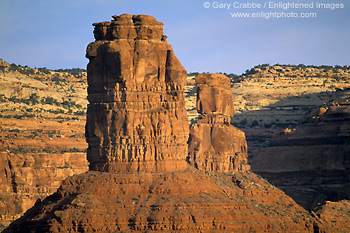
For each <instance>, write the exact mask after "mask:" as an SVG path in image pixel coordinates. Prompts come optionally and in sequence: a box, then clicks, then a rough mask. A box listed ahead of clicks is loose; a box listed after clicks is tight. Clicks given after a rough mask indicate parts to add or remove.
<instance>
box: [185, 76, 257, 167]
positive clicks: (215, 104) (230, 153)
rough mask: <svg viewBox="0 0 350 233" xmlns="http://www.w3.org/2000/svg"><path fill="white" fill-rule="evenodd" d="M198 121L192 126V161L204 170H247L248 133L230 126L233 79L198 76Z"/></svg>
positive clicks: (190, 148) (190, 160) (189, 158)
mask: <svg viewBox="0 0 350 233" xmlns="http://www.w3.org/2000/svg"><path fill="white" fill-rule="evenodd" d="M196 83H197V87H198V91H197V110H198V113H199V114H201V115H200V119H199V120H198V122H197V123H196V124H194V125H192V127H191V133H190V142H189V156H188V161H189V162H190V163H191V164H193V165H194V166H195V167H197V168H198V169H200V170H204V171H217V172H234V171H247V170H249V169H250V167H249V165H248V162H247V158H248V154H247V141H246V139H245V134H244V132H242V131H241V130H239V129H237V128H236V127H234V126H232V125H230V121H231V117H233V114H234V106H233V97H232V92H231V89H230V79H229V78H228V77H226V76H225V75H223V74H199V75H198V76H197V77H196Z"/></svg>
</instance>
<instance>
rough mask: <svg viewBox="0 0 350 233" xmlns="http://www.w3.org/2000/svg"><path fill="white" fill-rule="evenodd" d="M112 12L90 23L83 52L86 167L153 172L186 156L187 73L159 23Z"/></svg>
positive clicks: (145, 18)
mask: <svg viewBox="0 0 350 233" xmlns="http://www.w3.org/2000/svg"><path fill="white" fill-rule="evenodd" d="M113 18H114V20H113V21H112V22H105V23H96V24H94V26H95V31H94V33H95V37H96V41H95V42H93V43H91V44H90V45H89V46H88V49H87V55H86V56H87V57H88V58H89V60H90V62H89V65H88V83H89V87H88V100H89V103H90V104H89V107H88V114H87V124H86V129H87V130H86V132H87V134H86V136H87V141H88V143H89V149H88V160H89V162H90V168H91V170H103V171H118V170H120V169H121V170H130V171H140V170H146V171H150V170H157V169H160V167H159V166H163V165H164V163H165V162H164V161H179V160H182V161H183V160H184V158H185V156H186V154H187V140H188V120H187V112H186V110H185V108H184V106H185V99H184V95H183V88H184V85H185V81H186V78H187V72H186V70H185V69H184V68H183V66H182V65H181V64H180V62H179V61H178V59H177V58H176V57H175V55H174V52H173V50H172V48H171V46H170V45H169V43H168V42H167V41H166V40H165V38H166V36H163V24H162V23H159V22H157V21H156V20H155V19H154V18H153V17H151V16H144V15H143V16H132V15H121V16H114V17H113ZM161 164H162V165H161ZM156 166H157V167H156ZM164 166H167V165H164Z"/></svg>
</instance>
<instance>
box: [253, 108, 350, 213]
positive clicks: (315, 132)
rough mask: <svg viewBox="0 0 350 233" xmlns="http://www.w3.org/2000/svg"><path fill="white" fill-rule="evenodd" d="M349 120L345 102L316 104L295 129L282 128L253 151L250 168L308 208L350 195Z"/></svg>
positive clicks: (346, 197)
mask: <svg viewBox="0 0 350 233" xmlns="http://www.w3.org/2000/svg"><path fill="white" fill-rule="evenodd" d="M349 122H350V105H348V104H335V105H331V106H328V107H326V108H319V109H317V110H316V111H314V112H313V113H312V114H309V116H308V118H307V122H305V123H304V124H302V125H300V126H299V127H298V128H297V129H294V130H285V131H284V132H282V133H281V134H280V135H278V136H276V137H275V138H274V139H273V140H272V142H271V144H270V146H269V147H267V148H263V149H261V150H259V151H257V152H255V153H254V154H253V156H252V157H251V159H250V164H251V166H252V169H253V171H255V172H257V173H259V174H260V175H262V176H263V177H266V178H267V179H268V180H269V181H270V182H271V183H272V184H274V185H276V186H277V187H279V188H281V189H282V190H284V191H285V192H286V193H287V194H288V195H290V196H291V197H292V198H293V199H294V200H296V201H297V202H298V203H299V204H301V205H302V206H304V207H305V208H307V209H313V208H315V207H317V206H318V205H320V204H323V203H324V202H325V201H327V200H329V201H338V200H342V199H349V198H350V177H349V174H350V147H349V143H350V124H349Z"/></svg>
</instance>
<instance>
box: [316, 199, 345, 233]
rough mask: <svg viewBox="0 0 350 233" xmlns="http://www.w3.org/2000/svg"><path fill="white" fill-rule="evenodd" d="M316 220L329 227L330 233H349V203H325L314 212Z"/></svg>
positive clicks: (343, 201)
mask: <svg viewBox="0 0 350 233" xmlns="http://www.w3.org/2000/svg"><path fill="white" fill-rule="evenodd" d="M316 215H317V218H318V219H319V220H320V221H322V222H324V223H325V224H327V225H329V226H330V227H329V229H330V232H350V201H349V200H342V201H339V202H331V201H326V203H325V204H324V205H322V206H321V207H320V208H317V210H316Z"/></svg>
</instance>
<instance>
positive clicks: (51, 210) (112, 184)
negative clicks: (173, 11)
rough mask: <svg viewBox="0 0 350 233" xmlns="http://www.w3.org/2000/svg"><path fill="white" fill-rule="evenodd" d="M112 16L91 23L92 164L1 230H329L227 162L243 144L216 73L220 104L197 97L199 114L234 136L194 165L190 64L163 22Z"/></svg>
mask: <svg viewBox="0 0 350 233" xmlns="http://www.w3.org/2000/svg"><path fill="white" fill-rule="evenodd" d="M113 18H114V20H113V21H112V22H110V23H109V22H107V23H99V24H95V36H96V42H93V43H92V44H90V45H89V47H88V51H87V57H88V58H89V59H90V63H89V66H88V82H89V89H88V95H89V97H88V98H89V102H90V105H89V107H88V116H87V118H88V119H87V125H86V130H87V141H88V143H89V150H88V160H89V162H90V163H91V165H90V171H89V172H86V173H84V174H80V175H74V176H72V177H69V178H67V179H66V180H65V181H63V182H62V184H61V187H60V188H59V189H58V190H57V192H56V193H54V194H53V195H51V196H50V197H48V198H46V199H45V200H43V201H42V202H40V203H39V202H37V203H36V204H35V206H33V208H31V209H30V210H29V211H27V212H26V214H25V215H24V216H23V217H22V218H20V219H19V220H17V221H15V222H14V223H12V224H11V225H10V227H9V228H8V229H6V230H5V232H21V231H22V232H67V231H68V232H96V231H97V232H118V231H119V232H122V231H124V232H125V231H127V232H156V231H157V232H249V231H250V232H266V231H272V232H273V231H275V232H288V231H290V230H293V231H294V232H315V229H318V228H319V227H322V229H326V227H327V226H324V225H322V224H321V223H320V222H317V221H316V220H315V219H313V218H312V217H311V216H310V215H309V214H308V213H307V212H306V211H305V210H304V209H303V208H302V207H300V206H299V205H297V204H296V203H295V202H294V201H293V200H292V199H291V198H290V197H288V196H286V195H285V194H284V193H283V192H282V191H280V190H279V189H276V188H275V187H273V186H271V185H270V184H269V183H267V182H266V181H264V180H263V179H261V178H259V177H258V176H257V175H255V174H254V173H251V172H250V171H244V170H245V169H243V167H242V166H241V165H240V164H239V163H238V160H234V161H233V160H231V161H229V159H228V158H230V159H231V157H232V156H233V154H232V152H234V153H238V152H239V151H240V152H242V154H243V153H244V151H245V150H243V149H244V148H243V149H242V146H243V147H244V146H246V144H245V141H244V140H243V139H244V136H243V134H242V133H238V132H236V131H235V130H231V126H230V125H229V124H228V118H229V117H230V116H232V114H233V109H232V107H233V105H232V96H231V95H228V92H227V90H226V84H225V83H226V82H227V81H226V80H225V78H222V79H219V80H222V81H223V82H224V84H223V85H224V86H225V87H223V88H222V89H219V90H217V89H216V88H212V87H208V89H206V88H203V90H207V91H208V93H210V94H209V96H211V97H213V98H215V101H214V102H213V104H210V105H208V106H205V105H206V101H205V98H206V97H199V99H201V100H202V104H201V108H200V111H201V112H203V113H208V114H207V116H208V118H207V121H210V123H209V124H210V125H209V126H208V127H211V128H213V129H214V128H215V129H216V130H217V132H218V133H217V134H215V135H212V137H213V138H214V137H215V138H216V137H219V136H221V135H220V134H221V133H222V132H225V131H227V132H226V134H224V135H227V137H229V136H232V137H237V138H238V139H237V140H238V142H235V141H234V140H233V139H227V141H226V142H229V143H228V145H227V146H228V147H225V146H223V143H222V141H221V139H214V140H211V141H210V143H211V145H212V146H213V147H214V148H216V149H217V150H218V151H219V152H220V153H218V154H216V153H211V154H210V156H212V157H213V159H212V162H211V164H212V165H213V169H211V170H210V169H206V167H204V166H203V167H204V169H196V168H195V167H194V166H192V165H190V164H188V163H187V162H186V157H187V155H188V153H187V139H188V135H189V133H188V123H187V116H186V112H185V108H184V101H183V100H184V96H183V84H184V81H185V75H184V74H185V70H184V69H183V67H182V66H181V64H180V63H179V62H178V60H177V59H176V57H175V56H174V54H173V51H172V50H171V48H170V46H169V45H168V43H167V42H166V41H165V36H163V35H162V32H161V27H162V24H160V23H158V22H157V21H156V20H155V19H154V18H153V17H151V16H142V15H141V16H131V15H121V16H114V17H113ZM131 20H132V21H131ZM129 38H130V39H129ZM139 45H140V46H139ZM141 45H142V46H141ZM205 79H206V78H205ZM215 82H216V81H215ZM207 84H208V83H207V81H205V83H203V87H205V85H207ZM199 85H200V83H199ZM203 93H204V96H206V95H207V94H205V93H206V91H204V92H203ZM216 113H218V114H216ZM214 115H217V116H214ZM204 124H207V123H204ZM205 127H207V126H205ZM216 127H217V128H216ZM230 130H231V131H232V132H233V133H235V134H232V135H231V131H230ZM239 140H240V141H239ZM198 142H199V141H198ZM199 145H201V142H199ZM237 145H239V146H237ZM210 152H212V151H210ZM221 152H222V153H221ZM203 153H205V151H203ZM217 155H220V156H221V157H220V158H219V159H216V158H214V157H215V156H217ZM230 156H231V157H230ZM235 156H236V154H235ZM242 158H245V157H244V156H242ZM243 160H244V159H243ZM193 161H194V160H193ZM209 167H211V165H210V166H209ZM198 168H199V166H198ZM203 170H204V171H203ZM207 170H209V172H208V171H207ZM211 171H218V172H217V173H213V172H211Z"/></svg>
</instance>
